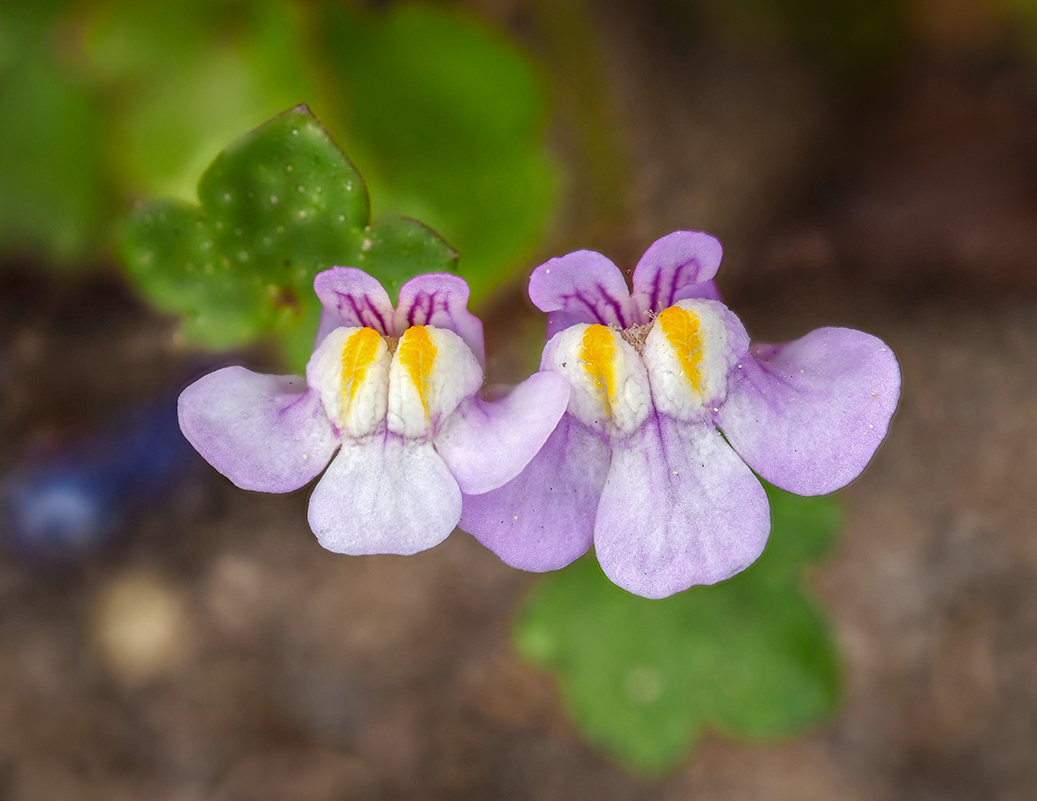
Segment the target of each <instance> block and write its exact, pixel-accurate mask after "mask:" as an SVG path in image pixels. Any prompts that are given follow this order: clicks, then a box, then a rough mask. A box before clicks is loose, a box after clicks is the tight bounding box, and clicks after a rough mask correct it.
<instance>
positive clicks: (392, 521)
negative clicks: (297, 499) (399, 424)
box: [308, 433, 461, 556]
mask: <svg viewBox="0 0 1037 801" xmlns="http://www.w3.org/2000/svg"><path fill="white" fill-rule="evenodd" d="M460 517H461V490H460V489H459V488H458V486H457V482H456V481H454V477H453V476H452V475H450V471H449V470H447V466H446V465H445V464H444V463H443V460H442V459H440V458H439V455H438V454H437V453H436V451H435V450H434V449H433V447H432V443H431V442H429V441H428V440H407V439H403V438H402V437H398V436H396V435H394V434H388V433H385V434H378V435H375V436H373V437H368V438H366V439H364V440H359V441H346V442H345V443H343V445H342V450H341V451H339V454H338V456H336V457H335V459H334V461H333V462H332V463H331V467H329V468H328V470H327V472H326V473H325V474H324V476H323V477H322V478H321V480H320V482H319V483H318V484H317V487H316V489H314V491H313V495H312V496H310V510H309V515H308V518H309V522H310V528H312V529H313V533H314V534H316V535H317V541H318V542H320V544H321V545H323V546H324V547H325V548H327V549H328V550H329V551H334V552H335V553H344V554H350V555H352V556H360V555H362V554H374V553H394V554H404V555H409V554H413V553H418V552H419V551H424V550H427V549H428V548H431V547H433V546H434V545H438V544H439V543H441V542H442V541H443V540H445V539H446V538H447V537H448V536H449V535H450V532H451V531H453V530H454V526H456V525H457V521H458V519H459V518H460Z"/></svg>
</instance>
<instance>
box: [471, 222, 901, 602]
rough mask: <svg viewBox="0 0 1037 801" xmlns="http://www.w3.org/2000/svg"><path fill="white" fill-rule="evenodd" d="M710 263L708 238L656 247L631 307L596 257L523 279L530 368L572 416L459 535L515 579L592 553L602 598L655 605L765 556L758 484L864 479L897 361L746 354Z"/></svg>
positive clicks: (843, 353)
mask: <svg viewBox="0 0 1037 801" xmlns="http://www.w3.org/2000/svg"><path fill="white" fill-rule="evenodd" d="M721 253H722V250H721V246H720V243H719V242H718V241H717V240H716V239H715V238H713V237H712V236H709V235H708V234H704V233H698V232H690V231H678V232H676V233H673V234H670V235H669V236H666V237H663V238H662V239H660V240H658V241H657V242H655V244H653V245H652V246H651V247H650V248H649V249H648V250H647V252H646V253H645V254H644V256H643V257H642V258H641V260H640V261H639V262H638V264H637V267H636V268H635V270H634V274H633V292H630V291H629V290H628V288H627V284H626V281H625V279H624V277H623V274H622V273H621V272H620V270H619V269H618V268H617V267H616V266H615V265H614V264H613V263H612V262H611V261H609V260H608V259H607V258H605V257H604V256H602V255H601V254H599V253H595V252H592V251H578V252H576V253H571V254H569V255H567V256H563V257H561V258H556V259H552V260H551V261H549V262H547V263H546V264H543V265H541V266H540V267H538V268H537V269H536V270H535V271H534V272H533V275H532V277H531V278H530V282H529V296H530V298H531V299H532V301H533V303H534V304H535V305H536V306H537V307H538V308H540V309H541V310H542V311H544V312H547V314H548V337H549V341H548V343H547V346H546V347H545V349H544V353H543V358H542V361H541V370H544V371H551V372H554V373H556V374H557V375H559V376H563V377H564V378H565V379H566V381H567V382H568V383H569V385H570V386H571V390H572V391H571V396H570V399H569V402H568V407H567V410H566V412H565V414H564V415H563V416H562V418H561V420H560V421H559V423H558V426H557V428H556V429H555V430H554V432H553V433H552V434H551V436H550V437H549V438H548V440H547V442H546V443H545V445H544V447H543V448H542V450H541V451H540V452H539V453H538V454H537V455H536V456H535V457H534V458H533V459H532V461H530V463H529V464H528V465H527V466H526V468H525V469H524V470H523V471H522V472H521V473H520V474H519V475H518V476H517V477H516V478H515V479H513V480H512V481H510V482H509V483H507V484H505V485H504V486H502V487H501V488H499V489H497V490H494V491H491V492H488V493H484V494H480V495H477V496H466V497H465V499H464V508H463V513H462V517H461V528H463V529H464V530H465V531H468V532H469V533H471V534H472V535H473V536H475V537H476V538H477V539H478V540H479V541H480V542H482V543H483V544H484V545H486V546H487V547H488V548H490V549H491V550H493V551H494V552H495V553H496V554H497V555H498V556H499V557H500V558H501V559H503V560H504V561H505V562H506V563H508V564H510V565H512V566H514V567H518V568H522V569H524V570H533V571H546V570H554V569H558V568H561V567H564V566H565V565H567V564H569V563H570V562H572V561H573V560H575V559H576V558H577V557H579V556H580V555H582V554H583V553H584V552H586V551H587V550H588V549H589V548H590V546H591V544H592V543H593V545H594V548H595V551H596V553H597V557H598V560H599V562H600V563H601V566H602V569H603V570H604V572H605V573H606V575H607V576H608V577H609V578H610V579H611V580H612V581H613V582H615V583H616V584H618V585H619V586H621V587H623V588H625V589H627V590H629V591H630V592H633V593H636V594H638V595H642V596H645V597H649V598H659V597H665V596H668V595H671V594H673V593H675V592H679V591H681V590H684V589H687V588H688V587H690V586H692V585H695V584H712V583H715V582H717V581H721V580H723V579H726V578H728V577H730V576H732V575H734V574H735V573H737V572H739V571H741V570H743V569H745V568H746V567H748V566H749V565H750V564H752V562H753V561H754V560H755V559H756V558H757V557H758V556H759V555H760V553H761V552H762V551H763V548H764V545H765V544H766V542H767V537H768V534H769V531H770V515H769V508H768V502H767V496H766V494H765V492H764V489H763V487H762V485H761V484H760V482H759V480H758V479H757V477H756V475H754V471H755V473H756V474H758V475H759V476H760V477H762V478H764V479H766V480H767V481H769V482H771V483H772V484H774V485H776V486H778V487H781V488H782V489H785V490H788V491H790V492H794V493H797V494H800V495H820V494H824V493H828V492H832V491H833V490H836V489H838V488H840V487H842V486H844V485H845V484H847V483H849V482H850V481H851V480H853V479H854V478H855V477H856V476H857V475H858V474H859V473H860V472H861V471H862V470H863V469H864V467H865V465H866V464H867V463H868V461H869V460H870V459H871V457H872V455H873V454H874V452H875V450H876V448H877V447H878V445H879V443H880V442H881V441H882V438H883V437H884V436H885V433H886V430H887V428H888V425H889V421H890V418H891V417H892V414H893V411H894V409H895V408H896V404H897V399H898V397H899V392H900V369H899V366H898V364H897V361H896V358H895V357H894V355H893V353H892V351H891V350H890V349H889V347H888V346H886V345H885V344H884V343H883V342H882V341H880V340H878V339H876V338H875V337H873V336H870V335H868V334H865V333H862V332H860V331H854V330H850V329H846V328H821V329H818V330H816V331H813V332H811V333H809V334H807V335H806V336H804V337H803V338H801V339H799V340H796V341H795V342H791V343H788V344H785V345H760V344H756V345H752V346H750V342H749V337H748V335H747V333H746V331H745V328H744V326H743V325H742V323H741V322H740V321H739V319H738V318H737V317H736V316H735V315H734V314H733V313H732V312H731V311H730V310H729V309H728V308H727V307H726V306H725V305H724V304H723V303H721V302H720V300H719V295H718V293H717V290H716V287H715V285H714V284H713V277H714V276H715V275H716V272H717V268H718V267H719V265H720V259H721ZM721 432H723V433H721Z"/></svg>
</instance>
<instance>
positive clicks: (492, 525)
mask: <svg viewBox="0 0 1037 801" xmlns="http://www.w3.org/2000/svg"><path fill="white" fill-rule="evenodd" d="M608 467H609V447H608V445H606V444H605V442H604V441H603V440H602V439H601V438H600V437H599V436H598V435H597V434H594V433H592V432H591V430H590V429H589V428H587V426H585V425H583V424H582V423H580V422H579V421H577V420H575V419H574V418H573V417H572V416H570V415H568V414H564V415H562V419H561V420H560V421H559V423H558V426H557V427H556V428H555V430H554V431H553V432H552V433H551V436H550V437H548V439H547V442H545V443H544V447H543V448H541V449H540V451H539V452H538V453H537V455H536V456H534V457H533V459H532V460H531V461H530V463H529V464H528V465H526V469H525V470H523V471H522V472H521V473H519V475H518V476H517V477H516V478H514V479H513V480H511V481H510V482H508V483H507V484H505V485H504V486H503V487H501V488H500V489H496V490H493V491H492V492H487V493H484V494H482V495H465V496H464V507H463V509H462V512H461V523H460V526H461V528H462V530H464V531H467V532H468V533H469V534H471V535H472V536H473V537H475V538H476V539H477V540H479V542H481V543H482V544H483V545H485V546H486V547H487V548H489V549H490V550H491V551H493V552H494V553H495V554H497V556H499V557H500V558H501V560H502V561H503V562H504V563H505V564H508V565H511V566H512V567H516V568H518V569H520V570H531V571H533V572H536V573H542V572H544V571H546V570H558V569H559V568H562V567H565V566H566V565H568V564H569V563H571V562H573V561H575V560H576V559H578V558H579V557H580V556H582V555H583V554H585V553H586V552H587V549H588V548H590V545H591V541H592V539H593V537H594V517H595V515H596V514H597V512H598V499H599V498H600V496H601V488H602V486H603V485H604V483H605V474H606V473H607V472H608Z"/></svg>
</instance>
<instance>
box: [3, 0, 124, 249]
mask: <svg viewBox="0 0 1037 801" xmlns="http://www.w3.org/2000/svg"><path fill="white" fill-rule="evenodd" d="M63 5H64V4H63V3H60V2H53V1H52V2H44V1H42V0H41V2H35V0H34V2H17V3H11V2H8V3H0V31H2V35H0V120H2V121H3V122H2V124H0V252H11V251H18V250H23V251H31V252H36V253H42V254H43V255H45V256H46V257H48V258H50V259H52V260H53V261H55V262H56V263H58V264H69V263H72V262H74V260H75V259H77V258H81V257H82V256H83V255H84V254H85V253H87V252H89V250H90V248H91V247H92V246H93V245H94V243H95V238H96V235H97V230H98V228H99V226H100V225H101V223H102V221H103V220H104V218H105V213H106V211H107V209H108V208H110V197H109V195H108V193H107V192H106V182H105V179H104V174H103V165H102V161H103V160H102V158H101V131H100V114H99V111H98V109H97V107H96V104H95V101H94V99H93V98H92V96H91V95H90V94H89V92H88V91H87V90H86V89H85V88H84V87H83V86H82V85H80V84H79V83H77V82H75V81H74V80H73V79H72V77H71V76H70V74H68V71H67V70H65V69H63V66H62V64H61V62H60V59H59V58H58V53H59V46H58V41H57V39H56V36H55V35H54V33H55V31H54V27H53V24H54V21H55V18H56V17H55V15H56V12H58V11H59V10H60V9H61V7H62V6H63Z"/></svg>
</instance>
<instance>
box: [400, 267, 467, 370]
mask: <svg viewBox="0 0 1037 801" xmlns="http://www.w3.org/2000/svg"><path fill="white" fill-rule="evenodd" d="M470 294H471V293H470V291H469V289H468V283H467V282H466V281H465V280H464V279H463V278H461V277H460V276H458V275H450V274H449V273H430V274H428V275H419V276H417V277H416V278H412V279H411V280H410V281H408V282H407V283H405V284H404V285H403V286H402V287H400V302H399V304H398V305H397V308H396V317H395V319H396V335H397V336H402V335H403V332H404V331H406V330H407V329H408V328H409V327H410V326H412V325H434V326H436V327H437V328H446V329H448V330H450V331H453V332H454V333H455V334H457V335H458V336H459V337H461V339H463V340H464V343H465V344H466V345H467V346H468V347H469V348H471V350H472V353H474V354H475V358H477V359H478V360H479V364H486V349H485V346H484V344H483V332H482V321H481V320H480V319H479V318H478V317H476V316H475V315H474V314H472V313H471V312H470V311H468V297H469V295H470Z"/></svg>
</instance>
